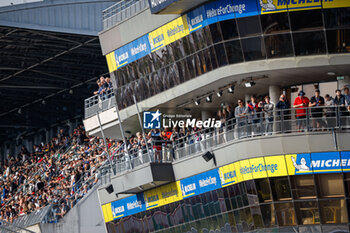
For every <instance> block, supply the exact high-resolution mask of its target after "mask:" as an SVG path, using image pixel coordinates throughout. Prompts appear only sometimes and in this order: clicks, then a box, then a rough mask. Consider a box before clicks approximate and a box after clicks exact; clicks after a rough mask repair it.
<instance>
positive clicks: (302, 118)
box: [293, 91, 310, 132]
mask: <svg viewBox="0 0 350 233" xmlns="http://www.w3.org/2000/svg"><path fill="white" fill-rule="evenodd" d="M309 102H310V100H309V98H307V97H306V96H305V92H303V91H300V92H299V94H298V97H297V98H295V100H294V105H293V107H294V108H296V110H295V116H296V118H297V128H298V131H299V132H300V131H301V130H304V129H305V125H306V115H307V107H308V106H309Z"/></svg>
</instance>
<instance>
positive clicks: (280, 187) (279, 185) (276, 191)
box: [270, 177, 291, 201]
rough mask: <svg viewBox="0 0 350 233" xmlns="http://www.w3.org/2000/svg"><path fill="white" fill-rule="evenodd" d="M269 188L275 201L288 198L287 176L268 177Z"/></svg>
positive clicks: (289, 196)
mask: <svg viewBox="0 0 350 233" xmlns="http://www.w3.org/2000/svg"><path fill="white" fill-rule="evenodd" d="M270 184H271V190H272V194H273V198H274V200H275V201H284V200H290V199H291V194H290V186H289V181H288V178H287V177H277V178H271V179H270Z"/></svg>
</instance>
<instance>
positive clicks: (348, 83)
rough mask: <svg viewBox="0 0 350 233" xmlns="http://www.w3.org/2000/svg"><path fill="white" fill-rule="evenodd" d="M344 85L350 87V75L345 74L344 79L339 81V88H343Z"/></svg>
mask: <svg viewBox="0 0 350 233" xmlns="http://www.w3.org/2000/svg"><path fill="white" fill-rule="evenodd" d="M344 86H347V87H348V88H350V76H348V75H347V76H344V80H339V81H338V88H339V89H343V88H344Z"/></svg>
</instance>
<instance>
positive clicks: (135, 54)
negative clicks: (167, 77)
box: [129, 35, 151, 62]
mask: <svg viewBox="0 0 350 233" xmlns="http://www.w3.org/2000/svg"><path fill="white" fill-rule="evenodd" d="M149 53H151V47H150V44H149V40H148V35H144V36H142V37H140V38H139V39H137V40H135V41H133V42H131V43H130V45H129V54H130V62H133V61H136V60H138V59H140V58H142V57H144V56H146V55H147V54H149Z"/></svg>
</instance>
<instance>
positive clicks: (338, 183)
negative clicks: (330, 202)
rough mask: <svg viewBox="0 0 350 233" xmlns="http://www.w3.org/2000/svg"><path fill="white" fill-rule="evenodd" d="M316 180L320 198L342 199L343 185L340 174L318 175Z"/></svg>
mask: <svg viewBox="0 0 350 233" xmlns="http://www.w3.org/2000/svg"><path fill="white" fill-rule="evenodd" d="M316 178H317V180H318V185H317V187H318V189H319V190H318V191H319V195H320V197H343V196H344V184H343V175H342V174H320V175H317V176H316Z"/></svg>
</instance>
